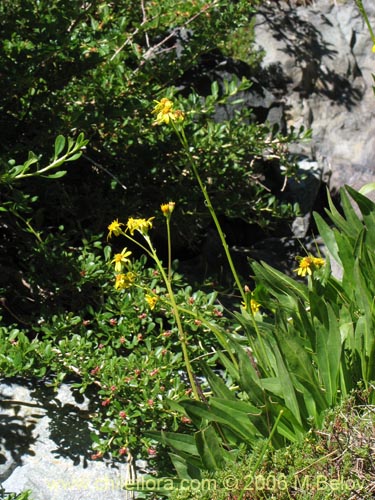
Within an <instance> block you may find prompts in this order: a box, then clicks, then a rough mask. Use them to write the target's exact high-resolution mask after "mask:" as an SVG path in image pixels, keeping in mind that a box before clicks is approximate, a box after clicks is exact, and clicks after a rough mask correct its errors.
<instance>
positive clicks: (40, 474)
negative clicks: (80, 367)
mask: <svg viewBox="0 0 375 500" xmlns="http://www.w3.org/2000/svg"><path fill="white" fill-rule="evenodd" d="M90 405H91V403H90V401H89V400H88V398H87V397H85V396H82V395H81V394H79V393H78V391H76V390H74V388H73V387H72V385H71V384H68V383H64V384H63V385H61V386H60V388H59V389H58V391H57V392H54V390H53V389H52V388H51V387H48V386H47V385H46V384H43V383H41V382H37V381H35V382H33V381H29V380H25V379H10V380H7V379H3V380H1V381H0V408H1V413H2V418H1V426H0V483H1V484H2V488H3V489H4V490H5V491H6V492H12V493H20V492H22V491H24V490H31V492H32V498H33V500H102V499H103V498H111V499H113V500H120V499H121V500H124V499H131V498H134V497H133V496H132V493H131V492H127V491H125V490H124V489H123V487H124V484H125V483H126V481H127V480H128V478H129V477H131V474H133V473H134V471H133V468H132V467H131V466H130V464H127V463H120V462H110V461H93V460H91V452H90V449H91V444H92V441H91V438H90V433H91V432H93V428H92V426H91V424H90V419H89V418H88V417H89V414H90V411H92V408H91V407H90Z"/></svg>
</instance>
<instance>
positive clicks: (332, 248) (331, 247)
mask: <svg viewBox="0 0 375 500" xmlns="http://www.w3.org/2000/svg"><path fill="white" fill-rule="evenodd" d="M314 219H315V222H316V225H317V227H318V231H319V234H320V236H321V237H322V239H323V241H324V244H325V246H326V247H327V248H328V251H329V253H330V254H331V255H332V257H333V258H334V259H335V261H336V262H337V263H338V264H341V261H340V257H339V254H338V246H337V242H336V237H335V232H334V231H333V229H331V228H330V226H329V225H328V224H327V222H326V221H325V220H324V219H323V217H322V216H321V215H319V214H318V213H316V212H314Z"/></svg>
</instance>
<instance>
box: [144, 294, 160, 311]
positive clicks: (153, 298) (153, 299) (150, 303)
mask: <svg viewBox="0 0 375 500" xmlns="http://www.w3.org/2000/svg"><path fill="white" fill-rule="evenodd" d="M145 299H146V302H147V304H148V306H149V308H150V309H151V311H152V310H153V309H155V305H156V302H157V301H158V298H157V297H156V296H155V295H149V294H146V296H145Z"/></svg>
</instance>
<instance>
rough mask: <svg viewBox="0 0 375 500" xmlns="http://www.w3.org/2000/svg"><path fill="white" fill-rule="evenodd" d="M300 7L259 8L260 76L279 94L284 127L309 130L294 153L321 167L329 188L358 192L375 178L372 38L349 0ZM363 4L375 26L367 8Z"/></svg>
mask: <svg viewBox="0 0 375 500" xmlns="http://www.w3.org/2000/svg"><path fill="white" fill-rule="evenodd" d="M300 3H301V4H302V3H303V5H296V3H295V2H293V4H292V3H291V2H282V1H280V2H274V1H268V2H264V3H263V4H262V6H261V7H260V11H259V13H258V15H257V18H256V25H255V36H256V43H257V47H258V48H259V49H262V50H264V51H265V56H264V59H263V61H262V63H261V64H262V71H263V72H264V78H267V77H268V82H269V86H271V87H273V88H274V89H275V90H277V89H280V87H282V88H283V89H284V91H283V99H284V102H285V109H286V122H287V124H288V125H289V126H294V127H299V126H301V125H303V126H304V127H306V128H310V129H311V130H312V141H311V142H310V143H306V144H304V145H299V146H298V148H299V149H300V151H301V153H303V154H304V155H306V156H307V157H310V158H311V159H312V160H316V161H318V163H320V164H321V165H322V168H323V170H324V171H325V176H326V177H327V175H329V177H330V179H329V186H330V188H331V190H332V191H333V192H334V191H337V190H338V189H339V188H340V187H341V186H343V185H345V184H349V185H351V186H352V187H354V188H356V189H358V188H360V187H361V186H362V185H363V184H366V183H368V182H373V181H374V180H375V120H374V117H375V98H374V92H373V88H372V87H373V77H372V73H375V54H374V53H373V52H372V50H371V48H372V41H371V38H370V35H369V32H368V29H367V26H366V24H365V22H364V20H363V17H362V16H361V14H360V12H359V10H358V7H357V6H356V3H355V1H354V0H348V1H345V2H342V1H337V2H336V1H333V0H316V1H314V2H300ZM305 3H306V4H308V5H304V4H305ZM363 4H364V7H365V8H366V11H367V13H368V15H369V19H370V22H371V23H372V25H373V26H374V27H375V3H374V2H372V1H371V0H364V1H363Z"/></svg>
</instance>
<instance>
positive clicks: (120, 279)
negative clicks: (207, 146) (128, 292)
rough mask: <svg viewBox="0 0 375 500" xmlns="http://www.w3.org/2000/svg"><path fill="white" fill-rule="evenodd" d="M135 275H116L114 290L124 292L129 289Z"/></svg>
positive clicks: (130, 272)
mask: <svg viewBox="0 0 375 500" xmlns="http://www.w3.org/2000/svg"><path fill="white" fill-rule="evenodd" d="M135 278H136V275H135V273H133V272H132V271H129V272H127V273H120V274H116V281H115V289H116V290H124V289H125V288H130V287H131V286H132V285H133V283H134V282H135Z"/></svg>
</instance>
